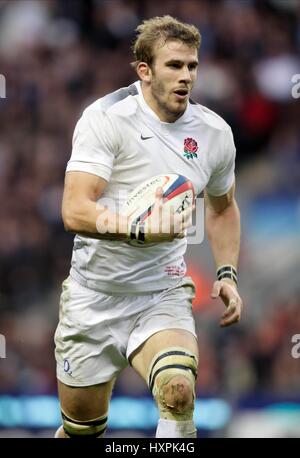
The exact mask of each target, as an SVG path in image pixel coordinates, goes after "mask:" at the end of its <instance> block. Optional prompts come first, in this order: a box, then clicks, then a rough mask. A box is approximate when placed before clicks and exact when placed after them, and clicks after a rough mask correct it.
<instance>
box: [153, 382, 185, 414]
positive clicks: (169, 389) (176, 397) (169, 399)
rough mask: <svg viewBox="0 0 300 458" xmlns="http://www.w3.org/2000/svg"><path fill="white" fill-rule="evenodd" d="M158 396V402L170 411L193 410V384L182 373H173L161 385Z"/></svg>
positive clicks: (182, 411) (183, 411)
mask: <svg viewBox="0 0 300 458" xmlns="http://www.w3.org/2000/svg"><path fill="white" fill-rule="evenodd" d="M159 396H160V399H159V401H158V402H161V403H162V404H163V405H164V406H165V407H166V408H167V409H168V410H169V411H170V412H172V411H174V412H176V413H178V414H180V413H186V412H188V411H191V410H193V407H194V386H193V384H192V382H191V381H190V380H188V379H187V378H186V377H184V376H183V375H175V376H174V377H173V378H172V379H171V380H170V381H169V382H168V383H166V384H165V385H163V386H162V388H161V389H160V394H159Z"/></svg>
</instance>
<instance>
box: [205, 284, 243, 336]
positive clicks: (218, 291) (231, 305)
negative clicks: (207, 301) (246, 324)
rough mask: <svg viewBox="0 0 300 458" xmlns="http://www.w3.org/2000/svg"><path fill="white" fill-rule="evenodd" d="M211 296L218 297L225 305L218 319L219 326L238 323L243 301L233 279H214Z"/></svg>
mask: <svg viewBox="0 0 300 458" xmlns="http://www.w3.org/2000/svg"><path fill="white" fill-rule="evenodd" d="M211 297H212V298H213V299H216V298H217V297H220V298H221V299H222V301H223V302H224V304H225V305H226V310H225V312H224V313H223V315H222V319H221V321H220V326H221V327H226V326H230V325H231V324H234V323H238V322H239V321H240V319H241V313H242V309H243V302H242V299H241V298H240V296H239V293H238V292H237V289H236V286H235V283H234V282H233V281H231V280H229V279H224V280H217V281H215V282H214V285H213V288H212V292H211Z"/></svg>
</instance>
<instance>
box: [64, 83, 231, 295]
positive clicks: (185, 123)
mask: <svg viewBox="0 0 300 458" xmlns="http://www.w3.org/2000/svg"><path fill="white" fill-rule="evenodd" d="M191 145H192V147H191ZM234 163H235V146H234V141H233V136H232V132H231V128H230V127H229V125H228V124H227V123H226V122H225V121H224V120H223V119H222V118H221V117H220V116H218V115H217V114H215V113H214V112H213V111H211V110H209V109H208V108H206V107H204V106H202V105H199V104H195V103H193V102H191V101H190V102H189V103H188V106H187V108H186V110H185V112H184V114H183V115H182V116H181V117H180V118H179V119H177V121H175V122H173V123H166V122H162V121H160V119H159V118H158V116H157V115H156V114H155V113H154V112H153V111H152V109H151V108H150V107H149V106H148V104H147V103H146V101H145V100H144V97H143V94H142V91H141V86H140V82H136V83H134V84H132V85H131V86H129V87H127V88H121V89H119V90H117V91H115V92H113V93H111V94H108V95H106V96H105V97H103V98H101V99H98V100H97V101H96V102H94V103H93V104H92V105H90V106H89V107H88V108H86V109H85V111H84V112H83V114H82V117H81V118H80V119H79V121H78V123H77V125H76V127H75V131H74V136H73V149H72V155H71V158H70V160H69V162H68V165H67V172H69V171H82V172H87V173H91V174H94V175H97V176H99V177H102V178H104V179H105V180H106V181H107V182H108V184H107V186H106V188H105V191H104V194H103V196H101V200H102V201H105V202H112V203H113V204H114V205H115V207H114V205H113V206H112V208H116V209H119V208H120V207H121V206H122V204H123V203H124V201H125V199H126V196H127V195H128V194H129V193H130V192H132V191H133V190H134V188H135V187H136V186H138V185H139V184H141V183H142V182H143V181H144V180H146V179H148V178H151V177H152V176H155V175H161V174H170V173H177V174H180V175H184V176H186V177H187V178H189V179H190V180H191V181H192V183H193V185H194V188H195V192H196V195H198V194H200V193H201V192H202V191H203V189H204V188H206V190H207V192H208V193H209V194H211V195H213V196H221V195H223V194H225V193H226V192H228V191H229V189H230V188H231V186H232V185H233V182H234ZM186 247H187V240H186V238H184V239H174V240H173V241H172V242H164V243H159V244H151V245H149V246H147V245H141V246H138V247H136V246H132V245H130V244H129V243H127V242H125V241H116V240H114V241H109V240H98V239H93V238H89V237H83V236H79V235H76V236H75V239H74V248H73V255H72V265H71V271H70V275H71V276H72V277H73V278H75V279H76V280H77V281H79V282H80V283H81V284H82V285H84V286H87V287H89V288H91V289H95V290H99V291H103V292H106V293H108V292H110V293H113V294H122V295H123V294H124V295H127V294H133V295H134V294H143V293H144V294H149V293H150V292H154V291H157V290H162V289H165V288H170V287H172V286H175V285H176V284H178V283H179V282H180V281H181V279H182V277H184V275H185V273H186V265H185V261H184V254H185V252H186Z"/></svg>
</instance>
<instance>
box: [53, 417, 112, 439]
mask: <svg viewBox="0 0 300 458" xmlns="http://www.w3.org/2000/svg"><path fill="white" fill-rule="evenodd" d="M62 420H63V431H64V433H65V434H66V437H70V438H74V437H76V438H78V437H79V438H80V437H82V438H84V437H91V438H92V437H93V438H100V437H103V436H104V434H105V431H106V428H107V414H105V415H102V416H101V417H97V418H91V419H90V420H84V421H83V420H78V419H74V418H73V417H71V416H69V415H66V414H65V413H64V412H63V411H62ZM60 437H63V436H62V435H60Z"/></svg>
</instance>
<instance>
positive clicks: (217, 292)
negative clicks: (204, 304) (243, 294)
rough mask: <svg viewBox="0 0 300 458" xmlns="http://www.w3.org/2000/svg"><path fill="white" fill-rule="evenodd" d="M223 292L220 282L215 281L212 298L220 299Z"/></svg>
mask: <svg viewBox="0 0 300 458" xmlns="http://www.w3.org/2000/svg"><path fill="white" fill-rule="evenodd" d="M220 291H221V284H220V282H219V281H215V282H214V284H213V288H212V292H211V297H212V298H213V299H215V298H216V297H219V295H220Z"/></svg>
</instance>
